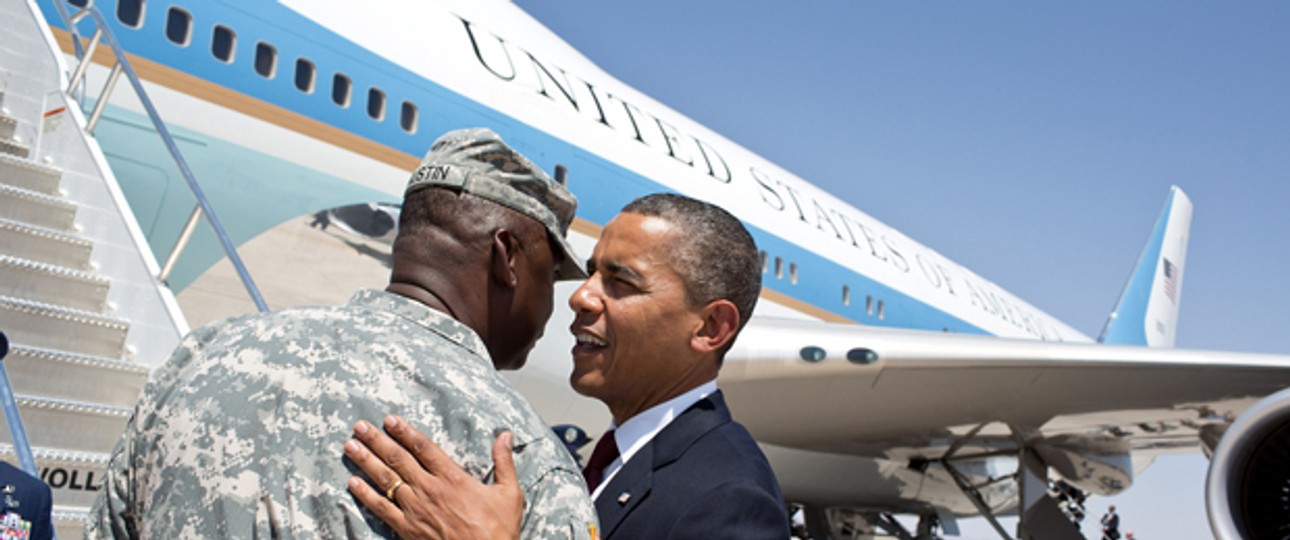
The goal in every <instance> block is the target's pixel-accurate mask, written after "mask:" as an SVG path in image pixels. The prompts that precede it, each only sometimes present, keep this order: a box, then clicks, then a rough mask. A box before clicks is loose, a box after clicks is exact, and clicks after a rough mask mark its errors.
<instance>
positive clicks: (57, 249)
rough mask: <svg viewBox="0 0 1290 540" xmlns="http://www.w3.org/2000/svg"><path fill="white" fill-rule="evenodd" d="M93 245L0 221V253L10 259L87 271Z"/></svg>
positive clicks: (65, 234)
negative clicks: (22, 259)
mask: <svg viewBox="0 0 1290 540" xmlns="http://www.w3.org/2000/svg"><path fill="white" fill-rule="evenodd" d="M93 251H94V244H93V243H92V242H90V241H89V240H86V239H84V238H81V237H79V236H75V235H72V234H68V233H65V232H60V231H55V230H53V229H46V228H44V227H37V226H34V225H27V224H25V223H20V222H17V221H12V220H8V219H0V253H4V254H6V255H9V256H12V257H22V258H24V259H28V260H32V261H36V262H43V263H49V264H53V265H58V266H66V267H68V268H71V269H73V270H89V269H90V254H91V253H92V252H93Z"/></svg>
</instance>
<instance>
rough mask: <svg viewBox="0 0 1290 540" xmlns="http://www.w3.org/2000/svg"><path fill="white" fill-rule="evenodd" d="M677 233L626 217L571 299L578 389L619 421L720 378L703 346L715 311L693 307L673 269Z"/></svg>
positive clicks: (600, 245)
mask: <svg viewBox="0 0 1290 540" xmlns="http://www.w3.org/2000/svg"><path fill="white" fill-rule="evenodd" d="M677 234H678V229H677V228H676V227H675V226H674V225H672V224H671V223H669V222H667V221H665V220H663V219H661V218H657V217H649V216H644V215H641V214H636V213H631V212H625V213H623V214H619V215H618V217H616V218H614V219H613V220H612V221H610V222H609V224H608V225H607V226H605V230H604V232H603V233H602V235H601V237H600V241H599V242H597V243H596V249H595V251H594V253H592V256H591V259H590V260H589V261H588V262H587V273H588V274H590V275H591V277H589V278H588V279H587V281H586V282H584V283H583V284H582V286H581V287H579V288H578V290H576V291H574V293H573V296H571V297H570V298H569V307H570V308H572V309H573V311H574V314H575V317H574V322H573V325H572V326H571V327H570V330H571V331H572V332H573V335H574V338H575V340H576V343H575V345H574V347H573V373H572V375H570V377H569V380H570V384H572V385H573V388H574V390H576V391H577V392H578V393H580V394H582V395H585V396H588V397H593V398H596V399H599V400H600V401H602V402H604V403H605V404H606V405H607V406H609V410H610V412H611V413H612V414H613V416H614V420H615V421H617V422H619V423H622V422H623V421H625V420H626V419H628V418H631V417H632V416H634V415H635V414H637V413H639V412H641V411H644V410H646V409H648V408H649V407H652V406H654V405H657V404H658V403H662V402H664V401H666V400H668V399H670V398H672V397H675V396H677V395H680V394H681V393H683V392H685V391H686V390H689V389H690V388H693V387H694V386H697V385H699V384H702V383H703V382H706V381H708V380H711V379H713V378H715V377H716V374H717V363H718V362H717V360H716V357H715V354H711V351H710V350H708V349H707V348H705V345H704V344H703V343H701V342H703V336H702V334H703V329H704V325H705V318H706V317H707V313H706V312H707V311H708V308H707V307H705V306H703V305H697V306H696V305H691V302H690V300H689V298H688V297H687V296H686V292H685V284H684V281H683V280H682V277H681V276H680V275H679V274H678V273H677V272H676V270H675V269H674V268H673V266H672V265H671V264H669V259H670V251H671V250H670V249H669V248H670V246H671V245H672V244H673V243H674V242H675V239H676V236H677Z"/></svg>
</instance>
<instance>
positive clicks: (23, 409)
mask: <svg viewBox="0 0 1290 540" xmlns="http://www.w3.org/2000/svg"><path fill="white" fill-rule="evenodd" d="M14 400H15V401H17V402H18V412H19V414H21V415H22V425H23V427H25V428H26V430H27V441H28V442H29V443H30V444H31V446H32V447H33V448H35V447H42V448H57V449H60V450H63V451H71V452H89V453H94V452H108V451H111V449H112V448H113V447H115V446H116V442H117V439H120V438H121V433H123V432H125V425H126V422H127V421H128V420H129V419H130V414H131V413H133V412H134V408H133V407H129V408H127V407H116V406H112V405H102V404H98V403H87V402H84V401H74V400H70V399H55V398H47V397H42V396H32V395H27V394H16V393H15V394H14ZM6 424H7V423H6ZM0 443H5V444H9V445H12V444H13V439H12V436H11V435H10V433H9V429H7V427H6V429H4V430H2V431H0Z"/></svg>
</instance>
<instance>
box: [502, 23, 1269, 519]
mask: <svg viewBox="0 0 1290 540" xmlns="http://www.w3.org/2000/svg"><path fill="white" fill-rule="evenodd" d="M517 3H518V4H519V5H520V6H521V7H523V8H524V9H525V10H527V11H528V12H529V13H531V14H533V15H534V16H535V17H536V18H537V19H539V20H540V21H542V22H543V23H544V24H546V25H547V26H549V27H550V28H551V29H552V30H554V31H555V32H556V33H558V34H560V35H561V36H563V37H564V38H565V39H566V40H567V41H569V42H570V43H571V44H573V45H574V46H575V47H577V48H579V49H580V50H581V51H582V52H583V53H584V54H586V55H587V56H588V57H590V58H591V59H592V60H593V61H595V62H597V63H598V64H599V65H600V66H601V67H602V68H604V69H605V70H606V71H608V72H610V73H611V74H613V75H615V76H616V77H618V78H620V79H621V80H623V81H624V82H626V83H628V84H631V85H632V86H634V87H636V88H637V89H639V90H641V91H643V92H645V93H648V94H650V95H652V96H654V97H655V98H657V99H659V100H660V101H662V102H663V103H666V104H667V105H669V106H671V107H672V108H674V109H676V110H678V111H680V112H682V113H684V114H686V115H687V116H690V117H691V118H693V119H695V120H697V121H699V122H701V123H703V124H705V125H707V126H708V127H710V128H712V129H714V130H716V131H718V132H721V133H722V134H724V135H725V136H727V137H728V138H730V139H732V140H734V141H735V142H738V143H740V144H742V145H744V146H745V147H747V148H749V149H751V150H752V151H754V152H757V153H759V154H761V155H763V156H765V157H766V158H768V159H770V160H771V161H774V162H776V163H777V164H779V165H781V166H783V167H785V168H786V169H788V170H790V171H793V172H794V173H796V174H797V175H798V176H801V177H802V178H805V179H806V180H808V181H811V182H813V183H815V184H816V185H819V186H821V187H822V188H824V189H826V190H829V191H831V192H832V193H834V194H835V195H837V196H839V197H840V198H842V199H844V200H846V201H848V202H850V203H852V204H853V205H855V206H856V207H858V208H860V209H861V210H864V211H865V212H867V213H869V214H871V215H873V216H874V217H876V218H878V219H880V220H882V221H884V222H886V223H887V224H889V225H892V226H894V227H896V228H897V229H900V230H901V231H903V232H904V233H905V234H908V235H909V236H911V237H912V238H915V239H917V240H918V241H920V242H921V243H924V244H926V245H928V246H930V247H932V248H933V249H936V250H937V251H939V252H941V253H943V254H945V255H946V256H948V257H950V258H951V259H953V260H955V261H957V262H959V263H961V264H963V265H965V266H967V267H969V268H972V269H973V270H974V271H975V272H977V273H978V274H980V275H982V276H984V277H986V278H988V279H990V280H992V281H994V282H995V283H997V284H999V285H1001V286H1003V287H1004V288H1006V289H1008V290H1010V291H1012V292H1013V293H1015V294H1017V295H1018V296H1020V297H1022V298H1024V299H1026V300H1028V301H1029V302H1031V303H1032V304H1034V305H1036V306H1037V307H1039V308H1040V309H1043V310H1045V311H1047V312H1048V313H1050V314H1052V315H1054V316H1056V317H1058V318H1060V319H1062V320H1064V321H1066V322H1067V323H1069V324H1071V325H1072V326H1074V327H1076V328H1077V329H1080V330H1082V331H1083V332H1085V333H1086V334H1089V335H1091V336H1094V337H1096V335H1097V334H1098V333H1099V332H1100V330H1101V326H1102V323H1103V322H1104V321H1105V318H1106V315H1107V314H1108V313H1109V312H1110V309H1111V307H1112V306H1113V304H1114V303H1115V300H1116V298H1117V296H1118V294H1119V292H1120V289H1121V287H1122V286H1123V285H1124V283H1125V280H1126V279H1127V278H1128V276H1129V272H1130V270H1131V269H1132V267H1133V264H1134V262H1135V261H1136V258H1137V255H1138V252H1139V250H1140V249H1141V248H1142V245H1143V244H1144V242H1145V241H1146V238H1147V234H1148V233H1149V232H1150V228H1151V226H1152V224H1153V223H1154V220H1155V218H1156V215H1157V213H1158V212H1159V211H1160V209H1161V207H1162V206H1163V204H1164V201H1165V198H1166V195H1167V192H1168V188H1169V186H1170V185H1175V184H1176V185H1178V186H1181V187H1182V188H1183V189H1184V190H1185V191H1186V192H1187V193H1188V195H1190V196H1191V198H1192V201H1193V202H1194V203H1195V206H1196V210H1195V217H1194V220H1193V224H1192V240H1191V249H1190V251H1189V254H1188V260H1187V263H1188V265H1187V269H1186V274H1185V277H1184V284H1183V299H1182V315H1181V318H1180V322H1179V337H1178V345H1179V346H1180V347H1186V348H1201V349H1218V350H1239V351H1255V352H1273V353H1282V354H1286V353H1290V340H1287V339H1286V337H1285V330H1284V328H1283V324H1284V322H1285V321H1286V319H1287V317H1286V316H1285V315H1284V313H1285V311H1284V310H1285V306H1287V305H1290V286H1287V285H1286V284H1284V283H1283V280H1284V277H1283V276H1284V273H1285V269H1286V268H1287V267H1288V266H1290V265H1287V260H1286V249H1285V246H1286V245H1287V242H1286V240H1285V239H1284V237H1285V236H1286V235H1287V233H1290V212H1286V211H1284V210H1283V209H1282V206H1283V205H1285V204H1286V201H1287V200H1290V32H1288V31H1286V28H1287V27H1288V25H1290V3H1285V2H1274V1H1255V2H1245V3H1239V4H1229V3H1208V2H1194V1H1169V2H1166V1H1162V0H1142V1H1134V2H1111V1H1093V2H1071V3H1066V2H1018V1H1010V2H991V3H979V2H895V1H887V2H876V1H871V2H858V1H846V2H843V1H834V2H823V1H815V2H771V1H766V0H752V1H740V2H735V1H729V0H720V1H718V0H709V1H704V2H682V1H677V0H665V1H655V2H636V3H633V2H606V1H604V0H598V1H593V0H560V1H533V0H525V1H519V2H517ZM1205 466H1206V461H1205V460H1204V458H1202V457H1199V456H1198V455H1193V456H1188V457H1170V458H1165V459H1162V460H1160V462H1158V463H1157V465H1155V466H1154V467H1153V468H1152V469H1149V470H1148V471H1147V472H1146V473H1145V474H1144V475H1142V476H1141V477H1140V478H1139V479H1138V485H1137V487H1136V488H1135V489H1134V490H1132V491H1130V493H1129V494H1127V495H1121V496H1119V497H1116V498H1114V499H1099V500H1095V501H1093V502H1091V503H1090V505H1089V509H1090V511H1091V513H1092V514H1093V517H1094V520H1095V518H1096V516H1097V515H1099V514H1100V513H1101V512H1102V511H1103V510H1105V507H1106V505H1107V504H1110V503H1114V504H1117V505H1118V506H1119V507H1120V513H1121V515H1122V519H1123V522H1124V523H1125V525H1126V527H1127V528H1130V529H1133V530H1134V531H1135V532H1136V533H1137V534H1138V537H1139V538H1146V539H1152V538H1154V539H1161V538H1170V539H1188V538H1210V537H1211V535H1210V533H1209V531H1208V527H1207V525H1206V521H1205V517H1204V504H1203V499H1202V489H1203V483H1204V469H1205ZM1093 529H1094V528H1093V527H1091V526H1090V527H1086V531H1089V532H1090V534H1091V531H1092V530H1093ZM965 533H966V534H965V536H964V538H993V537H994V536H993V535H992V533H991V532H990V530H989V529H988V528H987V527H984V526H981V524H980V523H973V524H965Z"/></svg>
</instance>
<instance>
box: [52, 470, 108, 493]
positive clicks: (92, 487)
mask: <svg viewBox="0 0 1290 540" xmlns="http://www.w3.org/2000/svg"><path fill="white" fill-rule="evenodd" d="M40 480H41V481H43V482H45V483H46V484H49V487H51V488H54V489H69V490H72V491H98V490H100V489H103V485H102V479H99V480H100V481H99V482H95V481H94V471H88V470H80V469H65V468H62V467H44V468H42V469H40Z"/></svg>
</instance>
